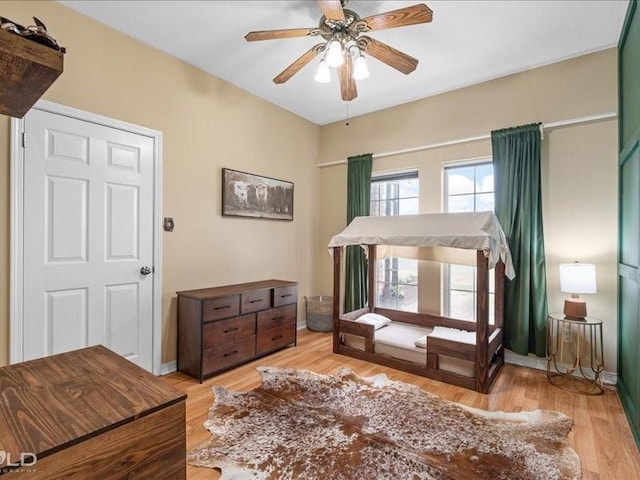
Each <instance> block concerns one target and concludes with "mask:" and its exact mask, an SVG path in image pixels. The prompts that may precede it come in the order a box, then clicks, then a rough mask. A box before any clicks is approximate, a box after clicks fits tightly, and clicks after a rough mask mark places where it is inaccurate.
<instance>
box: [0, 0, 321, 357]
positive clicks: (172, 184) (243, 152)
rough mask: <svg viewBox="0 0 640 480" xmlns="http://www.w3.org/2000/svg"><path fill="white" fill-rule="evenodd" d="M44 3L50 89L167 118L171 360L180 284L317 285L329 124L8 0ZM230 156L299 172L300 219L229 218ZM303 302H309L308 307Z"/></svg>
mask: <svg viewBox="0 0 640 480" xmlns="http://www.w3.org/2000/svg"><path fill="white" fill-rule="evenodd" d="M0 11H2V15H3V16H6V17H9V18H12V19H15V20H16V21H19V22H21V23H29V22H30V21H31V20H30V19H31V16H33V15H34V14H36V15H37V16H38V17H39V18H41V19H42V20H43V21H44V22H45V23H46V25H47V27H48V28H49V31H50V32H52V34H53V35H54V36H55V37H56V38H57V40H58V41H59V43H60V44H61V45H63V46H65V47H66V48H67V51H68V53H67V55H66V56H65V71H64V73H63V74H62V76H61V77H60V78H59V79H58V80H57V81H56V82H55V83H54V84H53V86H52V87H51V88H50V89H49V90H48V91H47V93H46V94H45V96H44V98H45V99H47V100H50V101H54V102H58V103H61V104H64V105H68V106H71V107H75V108H79V109H82V110H86V111H90V112H94V113H98V114H100V115H105V116H108V117H112V118H116V119H120V120H123V121H126V122H130V123H134V124H138V125H142V126H145V127H148V128H152V129H156V130H159V131H161V132H162V133H163V136H164V137H163V138H164V145H163V149H164V162H163V175H164V177H163V178H164V181H163V184H164V193H163V202H164V205H163V214H164V215H165V216H172V217H174V218H175V222H176V228H175V231H174V232H172V233H167V232H164V233H163V237H162V241H163V276H162V280H163V298H162V323H163V326H162V330H163V331H162V340H163V352H162V361H163V362H168V361H170V360H174V359H175V343H176V333H175V332H176V302H175V291H177V290H184V289H190V288H198V287H206V286H213V285H224V284H231V283H239V282H246V281H253V280H262V279H266V278H283V279H290V280H297V281H299V282H300V293H301V295H305V294H310V293H313V292H314V291H315V289H314V284H313V281H314V278H313V266H312V258H313V254H314V252H315V251H317V250H318V249H319V246H318V244H316V242H317V241H318V238H319V235H318V228H317V222H316V220H317V218H318V213H317V212H318V202H317V198H318V178H317V173H316V167H315V161H316V154H317V142H318V132H319V127H317V126H316V125H314V124H312V123H310V122H308V121H306V120H303V119H301V118H300V117H297V116H295V115H293V114H291V113H288V112H286V111H284V110H282V109H280V108H278V107H275V106H274V105H272V104H269V103H267V102H265V101H263V100H261V99H259V98H258V97H255V96H253V95H250V94H248V93H246V92H244V91H242V90H240V89H238V88H236V87H234V86H232V85H230V84H228V83H226V82H224V81H222V80H220V79H217V78H215V77H213V76H211V75H208V74H205V73H204V72H202V71H200V70H198V69H196V68H194V67H192V66H189V65H187V64H186V63H183V62H180V61H178V60H176V59H174V58H172V57H170V56H168V55H165V54H162V53H160V52H158V51H157V50H154V49H152V48H150V47H148V46H146V45H143V44H141V43H139V42H137V41H134V40H133V39H131V38H130V37H128V36H125V35H123V34H121V33H118V32H116V31H115V30H112V29H109V28H107V27H104V26H102V25H101V24H99V23H97V22H95V21H93V20H91V19H88V18H87V17H83V16H81V15H79V14H77V13H75V12H74V11H72V10H69V9H67V8H66V7H64V6H61V5H59V4H57V3H54V2H7V1H0ZM8 152H9V119H8V118H7V117H4V116H0V225H2V233H0V261H1V262H2V263H1V264H2V267H1V268H0V364H5V363H7V362H8V341H9V339H8V332H9V327H8V316H9V306H8V293H9V279H8V276H9V273H8V272H9V249H8V231H9V201H8V197H9V193H8V192H9V182H8V177H9V154H8ZM222 167H230V168H235V169H238V170H243V171H249V172H252V173H257V174H262V175H267V176H271V177H275V178H281V179H285V180H289V181H293V182H294V183H295V200H294V201H295V210H294V213H295V219H294V221H293V222H278V221H266V220H251V219H243V218H222V217H221V215H220V208H221V207H220V201H221V193H220V184H221V179H220V174H221V168H222ZM303 311H304V305H303V303H301V304H300V314H303Z"/></svg>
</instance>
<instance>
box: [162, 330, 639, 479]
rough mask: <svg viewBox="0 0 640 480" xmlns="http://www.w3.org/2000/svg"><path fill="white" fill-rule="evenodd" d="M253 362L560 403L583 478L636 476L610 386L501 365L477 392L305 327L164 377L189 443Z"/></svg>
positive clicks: (243, 384) (503, 402)
mask: <svg viewBox="0 0 640 480" xmlns="http://www.w3.org/2000/svg"><path fill="white" fill-rule="evenodd" d="M257 365H270V366H281V367H294V368H306V369H309V370H313V371H315V372H318V373H334V372H335V371H337V370H338V369H339V368H340V367H341V366H343V365H348V366H349V367H351V368H352V369H353V370H354V371H355V372H357V373H358V374H360V375H363V376H369V375H374V374H376V373H386V374H387V375H388V376H389V377H390V378H391V379H393V380H401V381H403V382H407V383H413V384H415V385H417V386H419V387H420V388H422V389H424V390H428V391H430V392H433V393H435V394H437V395H439V396H440V397H441V398H446V399H448V400H453V401H455V402H459V403H462V404H465V405H469V406H472V407H476V408H483V409H486V410H502V411H507V412H517V411H521V410H535V409H537V408H541V409H546V410H556V411H560V412H563V413H565V414H567V415H569V416H570V417H572V418H573V420H574V422H575V426H574V428H573V431H572V432H571V434H570V435H569V442H570V444H571V446H572V447H573V448H574V449H575V450H576V452H577V453H578V455H579V456H580V458H581V459H582V469H583V480H593V479H599V480H604V479H607V480H632V479H640V453H639V452H638V449H637V448H636V444H635V443H634V441H633V437H632V434H631V430H630V429H629V425H628V424H627V420H626V418H625V416H624V412H623V411H622V407H621V405H620V400H619V399H618V395H617V393H616V391H615V390H614V389H613V388H612V387H609V388H607V389H606V390H605V393H604V394H603V395H599V396H586V395H581V394H578V393H571V392H567V391H564V390H561V389H559V388H557V387H554V386H552V385H550V384H549V383H548V382H547V378H546V374H545V372H543V371H539V370H533V369H529V368H524V367H518V366H515V365H505V367H504V368H503V369H502V373H501V374H500V376H499V377H498V379H497V380H496V383H495V384H494V385H493V388H492V390H491V393H490V394H488V395H483V394H480V393H476V392H472V391H469V390H465V389H463V388H459V387H454V386H452V385H447V384H444V383H441V382H437V381H435V380H430V379H427V378H423V377H419V376H416V375H411V374H409V373H404V372H401V371H398V370H394V369H392V368H386V367H382V366H379V365H375V364H370V363H368V362H364V361H360V360H357V359H354V358H350V357H345V356H343V355H336V354H334V353H333V352H332V349H331V334H327V333H316V332H311V331H309V330H300V331H299V332H298V346H297V347H289V348H287V349H285V350H282V351H280V352H277V353H275V354H273V355H270V356H268V357H264V358H261V359H259V360H256V361H254V362H251V363H249V364H247V365H243V366H241V367H238V368H236V369H234V370H231V371H229V372H226V373H223V374H221V375H218V376H215V377H212V378H210V379H209V380H207V381H206V382H204V383H203V384H202V385H200V384H199V383H198V380H196V379H194V378H192V377H190V376H188V375H185V374H183V373H174V374H171V375H167V376H165V377H162V378H163V379H165V380H166V381H168V382H169V383H171V384H172V385H174V386H176V387H178V388H180V389H182V390H184V391H185V392H186V393H187V394H188V398H187V450H189V449H191V448H194V447H196V446H197V445H199V444H200V443H201V442H204V441H205V440H207V438H208V436H209V433H208V432H207V431H206V430H205V429H204V428H203V426H202V424H203V422H204V421H205V419H206V417H207V412H208V410H209V407H210V406H211V404H212V402H213V394H212V393H211V387H212V386H213V385H223V386H225V387H226V388H229V389H231V390H250V389H253V388H255V387H257V386H258V385H259V384H260V383H261V382H260V376H259V375H258V373H257V372H256V370H255V367H256V366H257ZM219 478H220V474H219V473H218V472H217V471H215V470H213V469H209V468H197V467H190V466H189V467H187V479H188V480H205V479H219Z"/></svg>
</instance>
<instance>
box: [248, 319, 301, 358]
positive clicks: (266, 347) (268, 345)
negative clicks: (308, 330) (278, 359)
mask: <svg viewBox="0 0 640 480" xmlns="http://www.w3.org/2000/svg"><path fill="white" fill-rule="evenodd" d="M295 341H296V326H295V325H294V324H291V325H285V326H283V327H279V328H273V329H271V330H267V331H265V332H263V333H262V334H261V335H259V336H258V345H257V347H256V354H257V355H260V354H261V353H266V352H270V351H271V350H275V349H277V348H281V347H284V346H286V345H289V344H290V343H293V342H295Z"/></svg>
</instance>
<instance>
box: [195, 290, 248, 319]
mask: <svg viewBox="0 0 640 480" xmlns="http://www.w3.org/2000/svg"><path fill="white" fill-rule="evenodd" d="M202 310H203V312H202V317H203V318H202V320H203V321H204V322H208V321H210V320H218V319H219V318H227V317H233V316H236V315H239V314H240V296H239V295H225V296H224V297H216V298H212V299H210V300H205V301H204V306H203V308H202Z"/></svg>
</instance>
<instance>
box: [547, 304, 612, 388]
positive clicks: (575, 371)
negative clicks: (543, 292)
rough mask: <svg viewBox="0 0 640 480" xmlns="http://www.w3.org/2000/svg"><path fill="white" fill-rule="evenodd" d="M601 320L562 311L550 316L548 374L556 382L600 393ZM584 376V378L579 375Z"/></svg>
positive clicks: (601, 359)
mask: <svg viewBox="0 0 640 480" xmlns="http://www.w3.org/2000/svg"><path fill="white" fill-rule="evenodd" d="M603 370H604V360H603V346H602V320H600V319H599V318H596V317H585V319H584V320H575V319H568V318H565V317H564V314H562V313H551V314H549V315H548V317H547V378H548V380H549V382H550V383H552V384H553V385H556V386H561V387H564V386H572V387H574V388H575V390H577V391H578V392H580V393H586V394H589V395H599V394H601V393H602V392H603V391H604V390H603V387H602V378H601V377H600V374H601V373H602V371H603ZM580 377H582V378H580Z"/></svg>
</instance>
